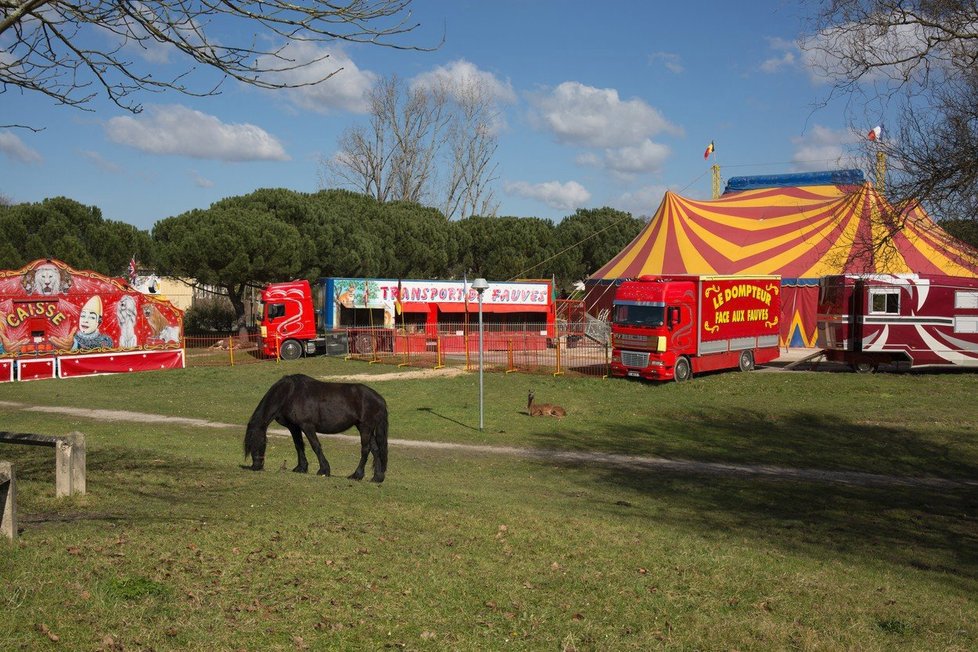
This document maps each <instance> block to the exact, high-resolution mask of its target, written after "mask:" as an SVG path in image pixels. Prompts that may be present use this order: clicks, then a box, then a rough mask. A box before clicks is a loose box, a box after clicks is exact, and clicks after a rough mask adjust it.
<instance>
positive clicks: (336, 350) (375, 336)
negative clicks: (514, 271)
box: [184, 324, 611, 377]
mask: <svg viewBox="0 0 978 652" xmlns="http://www.w3.org/2000/svg"><path fill="white" fill-rule="evenodd" d="M558 332H560V333H579V334H562V335H559V336H557V337H548V336H547V332H546V330H539V328H537V327H533V328H525V329H514V328H513V327H512V326H511V325H509V326H499V325H495V324H486V325H484V327H483V334H482V339H483V369H484V370H485V371H487V372H491V371H496V372H504V373H514V372H524V373H534V374H552V375H554V376H559V375H563V374H570V375H587V376H598V377H603V376H606V375H607V374H608V365H609V362H610V356H611V349H610V347H609V346H608V345H607V344H605V343H602V342H601V341H599V340H597V339H595V338H592V337H589V336H586V335H584V334H583V333H584V332H585V328H584V325H582V326H581V328H580V329H577V328H565V327H564V325H562V328H561V329H560V330H559V331H558ZM184 341H185V347H186V361H187V366H188V367H199V366H227V365H232V366H233V365H240V364H253V363H257V362H268V361H271V362H276V361H279V359H280V357H279V356H278V355H267V354H265V353H264V352H263V347H262V344H263V343H262V342H261V341H260V340H259V339H258V337H257V336H256V335H253V334H252V335H249V336H248V337H247V338H241V337H238V336H226V337H197V336H188V337H186V338H184ZM281 344H282V343H281V342H276V343H275V346H273V347H272V349H273V350H274V351H280V350H281ZM325 354H326V355H331V356H334V357H342V358H345V359H348V360H360V361H364V362H368V363H371V364H389V365H396V366H398V367H418V368H428V369H438V368H442V367H457V368H458V367H460V368H463V369H466V370H468V371H475V370H477V369H478V364H479V329H478V326H471V325H469V326H467V327H464V326H463V327H456V326H455V325H451V326H447V327H441V328H438V329H437V330H436V329H431V330H428V331H426V332H408V331H405V330H403V329H390V328H369V327H362V328H361V327H357V328H347V329H339V330H335V331H332V332H330V333H328V334H327V346H326V351H325ZM282 364H287V361H284V360H283V361H282Z"/></svg>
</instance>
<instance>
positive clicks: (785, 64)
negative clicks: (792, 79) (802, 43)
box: [761, 38, 799, 73]
mask: <svg viewBox="0 0 978 652" xmlns="http://www.w3.org/2000/svg"><path fill="white" fill-rule="evenodd" d="M767 41H768V44H769V45H770V46H771V49H772V50H775V51H776V52H778V54H777V56H774V57H771V58H770V59H766V60H765V61H764V62H763V63H762V64H761V71H762V72H766V73H776V72H779V71H781V70H782V69H784V68H791V67H793V66H795V65H796V64H797V62H798V51H799V48H798V44H797V43H795V42H794V41H787V40H785V39H783V38H769V39H768V40H767Z"/></svg>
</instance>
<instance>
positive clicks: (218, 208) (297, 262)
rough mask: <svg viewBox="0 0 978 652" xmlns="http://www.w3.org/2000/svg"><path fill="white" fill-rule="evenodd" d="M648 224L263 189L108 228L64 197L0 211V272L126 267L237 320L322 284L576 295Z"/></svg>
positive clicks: (117, 271) (591, 215)
mask: <svg viewBox="0 0 978 652" xmlns="http://www.w3.org/2000/svg"><path fill="white" fill-rule="evenodd" d="M644 224H645V222H644V220H642V219H639V218H635V217H632V216H631V215H630V214H629V213H625V212H622V211H618V210H615V209H612V208H598V209H578V210H577V211H576V212H575V213H574V214H572V215H568V216H567V217H565V218H564V219H563V220H561V221H560V222H558V223H554V222H553V221H551V220H547V219H542V218H536V217H481V216H475V217H468V218H465V219H460V220H449V219H448V218H446V217H445V215H444V214H443V213H441V211H439V210H438V209H435V208H430V207H426V206H422V205H420V204H417V203H413V202H406V201H395V202H386V203H385V202H381V201H378V200H377V199H375V198H373V197H370V196H367V195H363V194H358V193H354V192H352V191H348V190H335V189H333V190H323V191H320V192H316V193H303V192H296V191H293V190H286V189H261V190H256V191H255V192H253V193H250V194H248V195H243V196H238V197H229V198H226V199H223V200H221V201H218V202H216V203H214V204H212V205H211V206H210V207H209V208H206V209H194V210H191V211H188V212H186V213H183V214H181V215H176V216H173V217H168V218H165V219H162V220H160V221H159V222H157V223H156V224H155V225H154V226H153V228H152V229H151V230H149V231H144V230H140V229H138V228H136V227H135V226H133V225H131V224H126V223H124V222H118V221H114V220H106V219H104V218H103V217H102V213H101V211H100V210H99V209H98V208H97V207H94V206H84V205H82V204H81V203H79V202H77V201H74V200H72V199H67V198H63V197H59V198H53V199H46V200H44V201H42V202H37V203H28V204H14V205H6V206H3V205H0V268H2V269H17V268H19V267H22V266H23V265H25V264H27V263H29V262H31V261H32V260H36V259H38V258H57V259H58V260H62V261H64V262H65V263H67V264H68V265H71V266H72V267H75V268H78V269H91V270H94V271H96V272H99V273H101V274H105V275H107V276H125V274H126V270H127V268H128V264H129V260H130V258H132V257H135V258H136V260H137V261H138V262H139V265H140V267H143V268H151V269H153V271H154V272H155V273H157V274H159V275H163V276H177V277H189V278H194V279H196V280H197V281H198V282H200V283H203V284H206V285H210V286H215V287H218V288H220V289H221V291H222V292H223V293H224V294H226V296H227V297H228V299H229V300H230V301H231V304H232V306H234V309H235V312H236V314H237V315H238V318H239V320H243V319H244V315H245V306H244V296H245V291H246V289H247V287H248V286H249V285H263V284H265V283H269V282H275V281H283V280H291V279H296V278H306V279H309V280H311V281H312V280H315V279H318V278H321V277H328V276H337V277H353V278H360V277H373V278H405V279H407V278H420V279H459V278H462V277H463V276H467V277H468V278H470V279H471V278H475V277H478V276H481V277H484V278H486V279H489V280H493V281H506V280H513V279H517V278H546V279H551V278H552V279H555V280H556V283H557V287H558V289H559V290H561V291H570V290H571V289H572V288H573V286H574V284H575V283H576V282H577V281H582V280H584V279H585V278H587V276H588V275H589V274H590V273H591V272H593V271H594V270H596V269H597V268H598V267H600V266H601V265H603V264H604V263H606V262H607V261H608V260H610V259H611V258H612V257H613V256H614V255H615V254H617V253H618V252H619V251H620V250H621V249H622V248H623V247H624V246H625V245H626V244H628V243H629V242H631V240H632V239H633V238H634V237H635V236H636V235H638V233H639V231H641V229H642V227H643V226H644Z"/></svg>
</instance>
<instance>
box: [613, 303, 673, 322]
mask: <svg viewBox="0 0 978 652" xmlns="http://www.w3.org/2000/svg"><path fill="white" fill-rule="evenodd" d="M664 318H665V306H636V305H630V304H622V303H619V304H616V305H615V323H617V324H624V325H626V326H662V322H663V320H664Z"/></svg>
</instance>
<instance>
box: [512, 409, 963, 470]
mask: <svg viewBox="0 0 978 652" xmlns="http://www.w3.org/2000/svg"><path fill="white" fill-rule="evenodd" d="M531 436H532V445H533V446H536V447H540V448H553V449H561V450H578V451H584V450H597V451H601V452H605V453H618V454H625V455H649V456H658V457H666V458H673V459H687V460H695V461H698V462H721V463H733V464H766V465H775V466H786V467H793V468H813V469H820V470H834V471H840V470H841V471H857V472H865V473H879V474H886V475H907V476H935V477H943V478H961V479H973V480H978V441H976V439H975V436H974V433H973V431H972V430H971V429H970V428H968V427H967V424H962V425H961V427H959V428H955V427H950V428H947V427H943V428H941V429H940V431H937V430H936V429H935V430H933V431H929V432H926V433H924V432H920V431H918V430H913V429H909V428H900V427H896V426H892V425H880V424H867V423H856V422H852V421H848V420H846V419H845V418H843V417H840V416H832V417H831V418H830V417H827V416H825V415H824V414H821V413H816V412H807V411H797V412H791V413H788V414H787V415H785V416H782V417H778V418H776V419H772V418H770V417H768V416H766V415H765V414H764V413H762V412H760V411H754V410H751V409H749V408H745V409H743V410H719V409H713V410H709V411H705V410H700V411H694V412H684V413H682V420H681V421H680V420H677V419H676V418H674V417H673V415H672V414H670V413H668V412H663V413H662V414H659V415H653V416H650V417H648V418H647V419H646V420H645V422H644V423H642V424H641V425H633V426H630V427H628V428H627V429H622V428H620V427H619V426H617V425H615V424H610V423H605V424H604V425H603V426H597V427H595V426H593V425H589V427H588V429H587V430H586V431H583V430H574V423H573V419H572V418H570V417H568V418H567V419H564V420H563V421H562V423H561V427H560V428H559V429H547V430H543V429H540V430H538V431H536V432H533V433H532V435H531Z"/></svg>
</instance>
